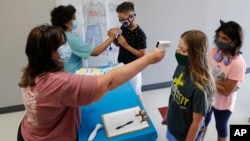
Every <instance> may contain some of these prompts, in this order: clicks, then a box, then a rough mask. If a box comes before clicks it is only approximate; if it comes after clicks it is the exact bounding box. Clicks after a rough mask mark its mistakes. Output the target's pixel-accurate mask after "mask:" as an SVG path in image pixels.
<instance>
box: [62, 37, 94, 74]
mask: <svg viewBox="0 0 250 141" xmlns="http://www.w3.org/2000/svg"><path fill="white" fill-rule="evenodd" d="M65 34H66V37H67V42H68V44H69V46H70V48H71V49H72V55H71V57H70V59H69V61H68V62H67V63H65V64H64V70H65V71H68V72H72V73H75V71H76V70H78V69H80V68H82V59H87V58H88V57H89V56H90V55H91V53H92V51H93V50H94V47H92V46H91V45H89V44H86V43H84V42H83V40H82V39H81V38H80V37H79V36H76V35H75V34H73V33H71V32H65Z"/></svg>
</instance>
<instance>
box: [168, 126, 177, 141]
mask: <svg viewBox="0 0 250 141" xmlns="http://www.w3.org/2000/svg"><path fill="white" fill-rule="evenodd" d="M167 140H168V141H178V140H177V139H176V138H175V137H174V136H173V134H172V133H170V131H169V130H168V129H167Z"/></svg>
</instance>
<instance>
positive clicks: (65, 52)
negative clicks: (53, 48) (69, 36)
mask: <svg viewBox="0 0 250 141" xmlns="http://www.w3.org/2000/svg"><path fill="white" fill-rule="evenodd" d="M57 52H58V54H59V55H60V59H59V61H60V62H63V63H65V62H68V61H69V58H70V56H71V54H72V51H71V48H70V46H69V44H68V43H65V44H63V45H61V46H60V47H59V48H58V49H57Z"/></svg>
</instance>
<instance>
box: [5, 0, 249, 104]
mask: <svg viewBox="0 0 250 141" xmlns="http://www.w3.org/2000/svg"><path fill="white" fill-rule="evenodd" d="M132 1H133V2H134V3H135V10H136V14H137V17H136V22H137V23H138V24H139V25H140V26H141V27H142V28H143V29H144V31H145V32H146V34H147V37H148V40H147V43H148V49H147V50H148V51H149V50H151V49H153V48H154V47H155V44H156V41H157V40H171V41H172V46H171V48H169V49H167V54H166V57H165V59H164V60H163V61H162V62H160V63H159V64H156V65H153V66H150V67H148V68H146V69H145V70H144V71H143V73H142V77H143V78H142V80H143V85H148V84H155V83H161V82H166V81H171V77H172V74H173V72H174V69H175V66H176V61H175V57H174V52H175V50H176V49H177V45H178V40H179V36H180V35H181V34H182V33H183V32H184V31H186V30H189V29H199V30H202V31H204V32H205V33H206V34H207V35H208V38H209V41H210V45H211V46H212V40H213V36H214V31H215V29H216V28H217V27H218V26H219V19H223V20H225V21H228V20H235V21H237V22H238V23H239V24H241V25H242V27H243V30H244V34H245V42H244V45H243V56H244V57H245V60H246V62H247V65H248V66H249V65H250V64H249V63H250V62H249V61H248V60H250V56H249V52H250V49H249V48H248V46H250V42H249V36H250V27H249V25H250V20H249V17H248V14H247V13H250V9H249V7H250V1H249V0H241V1H235V0H209V1H205V0H188V1H183V0H132ZM0 5H1V8H0V17H1V21H0V33H1V34H0V43H1V45H0V49H1V52H0V65H1V68H0V108H1V107H7V106H13V105H19V104H22V100H21V92H20V89H19V87H18V86H17V83H18V82H19V80H20V77H21V69H22V68H23V67H24V66H25V65H26V63H27V60H26V56H25V53H24V50H25V44H26V38H27V36H28V33H29V32H30V30H31V28H33V27H34V26H36V25H38V24H41V23H44V22H48V23H50V15H49V13H50V11H51V10H52V9H53V8H54V6H55V0H1V1H0Z"/></svg>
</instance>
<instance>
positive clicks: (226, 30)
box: [204, 20, 246, 141]
mask: <svg viewBox="0 0 250 141" xmlns="http://www.w3.org/2000/svg"><path fill="white" fill-rule="evenodd" d="M214 43H215V45H216V46H215V47H214V48H212V49H211V51H210V60H211V64H212V70H213V75H214V77H215V79H216V80H215V82H216V92H215V94H214V96H215V97H214V103H213V108H212V110H211V112H210V113H209V114H208V116H207V118H206V126H208V124H209V122H210V120H211V116H212V113H214V117H215V122H216V130H217V133H218V141H226V139H227V136H228V121H229V118H230V116H231V114H232V112H233V111H234V106H235V101H236V95H237V89H239V87H238V84H239V82H243V81H244V74H245V72H246V64H245V61H244V58H243V57H242V55H241V53H242V52H241V46H242V43H243V34H242V29H241V26H240V25H239V24H238V23H236V22H234V21H229V22H224V21H222V20H221V21H220V26H219V28H218V29H217V30H216V31H215V36H214ZM204 135H205V134H204Z"/></svg>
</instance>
